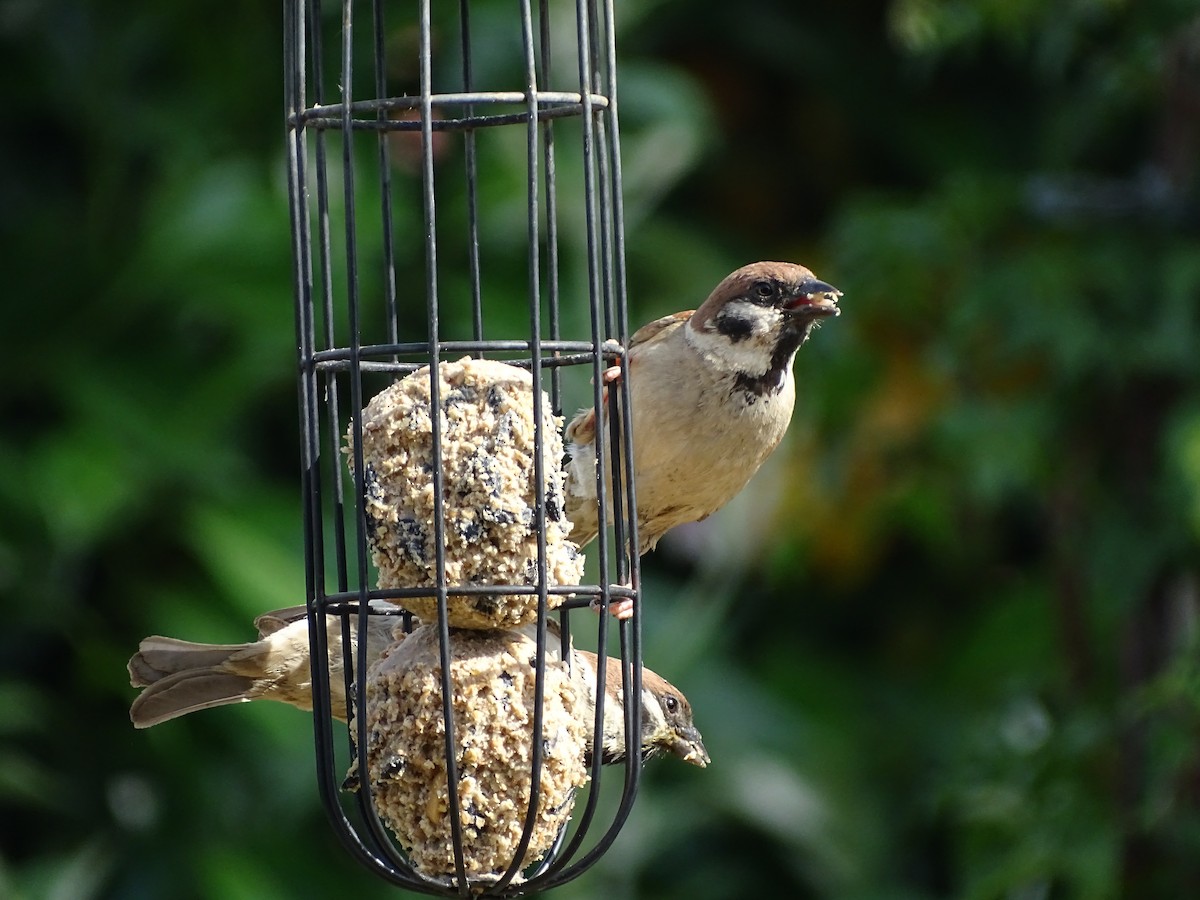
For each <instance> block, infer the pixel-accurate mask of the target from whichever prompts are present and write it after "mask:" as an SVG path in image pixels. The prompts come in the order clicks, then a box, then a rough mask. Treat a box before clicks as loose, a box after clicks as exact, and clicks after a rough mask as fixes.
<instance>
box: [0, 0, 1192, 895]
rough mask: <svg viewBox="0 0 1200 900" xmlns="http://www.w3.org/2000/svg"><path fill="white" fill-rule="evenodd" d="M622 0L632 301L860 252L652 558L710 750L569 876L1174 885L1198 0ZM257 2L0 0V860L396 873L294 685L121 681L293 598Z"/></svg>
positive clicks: (309, 891)
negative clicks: (139, 718) (753, 456)
mask: <svg viewBox="0 0 1200 900" xmlns="http://www.w3.org/2000/svg"><path fill="white" fill-rule="evenodd" d="M475 6H477V7H479V8H481V9H484V10H490V12H489V13H487V14H490V15H493V16H504V15H509V14H511V13H510V12H509V7H508V5H506V4H503V3H501V2H499V0H495V2H492V0H477V2H476V4H475ZM409 10H410V4H403V5H397V7H396V8H395V9H394V10H392V11H390V12H389V15H390V17H391V21H393V22H395V24H396V27H397V29H398V32H397V33H398V38H397V39H398V40H399V39H401V37H402V35H400V31H402V30H403V29H404V28H405V27H406V23H405V22H404V20H405V19H406V17H408V16H409ZM618 19H619V47H620V51H621V70H620V85H621V87H620V91H621V106H622V125H623V126H624V128H623V132H622V138H623V142H624V151H625V152H624V157H625V170H626V179H627V180H626V183H627V187H629V189H630V190H629V194H630V199H629V209H628V221H627V226H628V239H629V246H628V262H629V288H630V296H631V303H632V313H631V315H632V319H633V320H634V321H635V322H639V323H640V322H643V321H646V320H648V319H650V318H652V317H654V316H658V315H661V314H664V313H666V312H671V311H674V310H677V309H681V308H686V307H690V306H693V305H695V304H696V303H697V302H699V300H701V299H703V297H704V296H705V294H706V293H707V291H708V290H709V289H710V288H711V287H712V286H713V285H714V284H715V283H716V282H717V281H718V280H719V279H720V278H721V277H722V276H723V275H724V274H726V273H727V272H729V271H730V270H732V269H733V268H735V267H737V266H738V265H741V264H742V263H745V262H748V261H751V260H754V259H762V258H782V259H793V260H796V261H801V262H804V263H806V264H807V265H809V266H810V267H811V268H813V269H814V270H815V271H816V272H817V273H818V274H819V275H820V276H821V277H823V278H825V279H827V280H828V281H830V282H832V283H833V284H836V285H837V286H838V287H839V288H841V289H842V290H843V291H844V292H845V299H844V301H843V310H844V311H843V315H842V316H841V318H840V319H838V320H836V321H834V322H831V323H829V324H828V326H827V327H825V328H823V329H822V330H821V331H820V333H818V334H817V335H816V336H815V338H814V339H813V340H812V341H811V342H810V343H809V344H808V345H807V346H806V347H805V348H804V349H803V350H802V351H801V353H800V356H799V357H798V361H797V368H796V374H797V379H798V382H799V384H800V386H801V391H802V397H803V399H802V402H801V404H800V406H799V408H798V410H797V414H796V417H795V419H794V420H793V423H792V427H791V431H790V433H789V436H788V438H787V441H786V443H785V445H784V446H783V447H782V448H781V450H780V451H779V452H778V453H777V454H776V455H775V457H774V458H773V459H772V461H771V462H770V464H769V465H768V466H767V467H765V468H764V470H763V471H762V472H761V473H760V474H759V476H758V477H757V478H756V480H755V482H754V483H753V484H752V486H751V488H750V490H749V491H748V492H747V493H746V494H745V495H744V496H743V497H742V498H740V499H739V500H738V501H737V502H736V503H734V504H733V505H731V506H730V507H729V508H727V509H726V510H724V511H723V512H721V513H720V514H718V515H716V516H714V517H713V518H712V519H710V520H708V521H706V522H704V523H702V524H700V525H697V526H694V527H691V528H687V529H681V530H680V531H679V532H677V533H675V534H673V535H672V536H671V537H670V538H669V539H667V540H664V541H663V542H662V544H661V545H660V547H659V549H658V551H657V552H655V553H654V554H652V555H651V556H649V557H647V559H646V560H645V561H644V572H645V577H646V583H647V598H648V599H647V603H646V612H645V626H644V627H645V632H646V642H647V643H646V659H647V661H648V663H649V664H651V665H652V666H653V667H654V668H656V669H657V670H659V671H660V672H662V673H663V674H665V675H667V676H668V677H669V678H670V679H671V680H672V681H674V682H676V683H677V684H678V685H680V686H681V687H682V688H683V689H684V690H685V691H686V692H687V694H688V695H689V697H690V698H691V699H692V701H693V704H694V706H695V709H696V720H697V723H698V724H699V726H700V728H701V729H702V731H703V732H704V735H705V738H706V740H707V743H708V748H709V750H710V752H711V754H712V757H713V765H712V766H711V767H710V768H709V769H707V770H705V771H701V770H699V769H694V768H692V767H688V766H681V765H678V764H677V763H674V762H671V761H660V762H658V763H656V764H652V765H650V766H648V767H647V770H646V780H645V786H644V788H643V792H642V795H641V797H640V799H639V802H638V805H637V807H636V808H635V810H634V814H633V816H632V818H631V820H630V822H629V824H628V826H627V828H626V831H625V832H624V833H623V835H622V837H621V838H620V839H619V840H618V841H617V843H616V845H615V846H614V847H613V849H612V850H611V852H609V853H608V855H607V856H606V857H605V858H604V859H603V860H602V861H601V863H600V864H599V865H597V866H596V867H595V868H594V869H593V870H591V871H590V872H589V873H587V874H586V875H585V876H584V877H582V878H581V879H579V880H578V881H576V882H574V883H572V884H571V885H568V886H566V887H564V888H562V889H561V890H559V891H558V892H557V893H556V894H555V896H558V897H562V898H564V900H567V898H577V900H586V898H662V900H675V898H680V900H682V898H689V900H699V898H726V897H753V896H767V895H770V896H787V897H809V898H863V900H867V898H871V900H885V898H887V900H892V898H896V900H899V898H905V900H909V898H911V900H924V898H976V900H991V898H1019V900H1038V898H1118V897H1131V898H1181V897H1188V896H1200V630H1198V624H1197V623H1198V621H1200V553H1198V550H1200V182H1198V178H1197V174H1198V171H1197V169H1198V163H1200V15H1198V13H1197V7H1196V5H1195V3H1194V2H1190V0H1139V2H1137V3H1133V2H1130V0H1052V2H1045V0H1039V2H1032V0H888V2H885V0H874V2H869V0H862V2H852V3H848V2H836V0H813V2H806V3H799V2H795V0H740V2H738V3H728V2H718V0H688V2H683V0H620V2H619V3H618ZM281 20H282V15H281V9H280V8H279V5H278V4H275V5H272V4H267V5H263V4H225V5H222V6H220V7H219V8H214V7H209V6H206V5H197V4H162V3H154V2H149V0H134V2H132V3H128V2H127V3H121V4H117V3H113V2H106V0H92V2H82V0H74V2H72V0H58V2H40V3H39V2H37V0H8V2H3V3H0V42H2V49H3V52H2V53H0V72H2V73H3V84H4V85H5V87H6V90H5V101H4V105H5V109H6V115H5V120H6V124H5V127H4V132H5V137H4V138H3V140H0V229H2V233H0V254H3V257H2V258H3V279H2V284H3V290H2V292H0V296H2V297H3V300H2V301H0V302H2V303H3V312H4V315H3V319H2V322H3V325H2V326H0V330H2V333H3V335H4V341H3V348H4V349H3V357H4V364H3V372H4V379H3V383H2V385H0V416H2V423H3V424H2V427H0V594H2V596H3V608H4V609H5V610H6V616H7V619H6V623H5V627H4V628H3V629H0V813H2V816H3V820H4V822H5V823H6V825H5V829H4V831H5V836H4V838H3V844H2V848H0V896H2V897H6V898H10V897H11V898H14V900H41V898H52V900H89V898H121V900H124V898H163V897H171V898H183V900H187V898H204V900H209V898H213V900H216V898H220V900H242V898H245V900H274V898H310V897H311V898H316V897H329V896H353V897H361V898H384V897H389V896H396V895H397V894H398V893H400V892H398V891H396V890H393V889H392V888H390V887H389V886H387V885H386V884H385V883H383V882H381V881H378V880H376V879H375V878H374V877H373V876H371V875H369V874H368V873H366V872H365V871H362V870H359V869H358V868H356V866H355V864H354V863H353V862H352V861H351V859H350V857H349V856H348V855H347V854H346V853H345V852H344V851H343V850H342V849H341V847H340V845H338V844H337V842H336V840H335V838H334V836H333V833H332V831H331V830H330V828H329V826H328V825H327V824H326V821H325V819H324V815H323V813H322V812H321V810H320V808H319V806H318V801H317V792H316V787H315V784H314V782H313V775H312V773H313V761H312V752H311V723H310V720H309V718H308V717H307V716H306V715H305V714H303V713H299V712H297V711H296V710H293V709H290V708H287V707H274V706H271V705H269V704H251V705H246V706H238V707H234V708H227V709H223V710H213V711H208V712H205V713H201V714H198V715H195V716H190V717H187V718H184V719H181V720H178V721H176V722H172V723H169V724H166V725H163V726H160V727H157V728H154V729H151V730H149V731H146V732H135V731H134V730H133V729H132V727H131V726H130V725H129V722H128V718H127V708H128V705H129V702H130V700H131V699H132V697H133V693H134V692H133V691H132V689H131V688H130V687H129V685H128V680H127V676H126V672H125V662H126V659H127V658H128V657H129V655H130V654H131V653H132V652H133V650H134V649H135V648H136V646H137V642H138V640H139V639H140V638H141V637H143V636H144V635H147V634H150V633H158V634H169V635H175V636H181V637H187V638H191V639H194V640H205V641H214V642H236V641H241V640H245V639H248V638H249V637H250V636H251V626H250V622H251V620H252V618H253V617H254V615H256V614H257V613H260V612H263V611H265V610H268V609H272V608H276V607H282V606H288V605H291V604H294V603H298V602H302V599H303V590H304V587H303V552H302V551H303V547H302V533H301V526H300V502H299V479H298V461H299V451H298V441H297V436H296V433H297V427H296V424H295V423H296V390H295V382H294V377H293V369H294V365H295V347H294V344H295V340H294V334H293V319H292V297H291V259H290V252H291V251H290V247H291V245H290V238H289V231H288V228H289V225H288V212H287V202H286V190H285V167H284V156H283V151H284V127H283V99H282V75H281V73H282V37H281V35H282V31H281ZM456 153H457V151H456V150H454V148H450V149H449V150H447V163H446V164H447V165H452V166H455V167H459V168H461V159H459V158H457V157H456V156H455V154H456ZM513 160H514V163H513V164H514V166H516V167H517V168H514V169H513V172H512V173H511V177H512V178H514V179H518V180H517V181H516V182H515V183H516V184H517V185H518V188H519V178H520V177H523V169H521V168H520V166H521V165H522V164H523V159H522V156H521V154H520V153H519V152H518V153H517V154H515V155H514V156H513ZM396 177H397V178H398V179H404V178H412V177H413V176H412V174H411V173H410V172H406V171H405V169H404V167H403V166H402V165H398V166H397V175H396ZM484 199H485V202H491V201H489V200H488V198H487V197H485V198H484ZM496 202H497V203H499V202H501V201H500V200H499V199H498V200H496ZM488 212H489V211H488V210H486V209H485V211H484V215H487V214H488ZM521 214H522V211H521V210H520V209H519V208H518V209H517V211H516V213H515V215H516V216H517V218H516V219H514V221H516V222H520V221H522V219H521V218H520V216H521ZM521 227H523V226H521ZM519 252H520V254H521V255H520V256H518V257H516V258H515V259H514V260H512V261H510V263H509V265H511V266H512V271H513V272H514V275H515V277H516V278H518V279H520V278H523V276H524V257H523V253H524V251H523V250H520V251H519ZM416 258H417V259H419V256H417V257H416ZM520 291H521V287H520V282H514V284H513V286H512V291H511V295H512V297H514V298H518V299H517V300H516V301H515V302H518V303H519V302H520V301H519V298H520V296H521V294H520ZM512 314H513V315H514V316H519V315H521V312H520V309H519V308H517V309H515V310H514V311H513V312H512ZM568 412H569V410H568Z"/></svg>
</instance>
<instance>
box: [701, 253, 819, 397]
mask: <svg viewBox="0 0 1200 900" xmlns="http://www.w3.org/2000/svg"><path fill="white" fill-rule="evenodd" d="M841 296H842V292H841V291H839V290H838V289H837V288H835V287H833V286H832V285H830V284H826V283H825V282H824V281H820V280H818V279H817V277H816V276H815V275H813V273H812V272H810V271H809V270H808V269H806V268H805V267H804V266H798V265H796V264H795V263H787V262H756V263H751V264H750V265H748V266H742V268H740V269H738V270H737V271H736V272H733V273H731V274H730V275H728V276H727V277H726V278H725V280H724V281H722V282H721V283H720V284H718V285H717V286H716V288H715V289H714V290H713V292H712V293H711V294H710V295H709V297H708V299H707V300H705V301H704V303H703V304H702V305H701V306H700V308H699V309H697V310H696V312H695V313H694V314H693V315H692V317H691V319H690V321H689V323H688V324H689V326H690V334H689V338H690V340H691V342H692V344H693V346H696V347H697V348H698V349H700V350H701V351H702V352H706V353H707V355H708V356H710V358H713V357H715V360H714V361H716V362H718V363H721V362H724V363H725V364H726V366H727V367H732V368H736V369H737V370H738V372H739V373H741V374H744V375H746V376H760V375H764V374H766V373H768V372H772V373H776V374H778V373H781V372H783V371H785V370H786V369H787V367H788V365H789V364H790V363H791V359H792V356H794V355H795V353H796V350H798V349H799V347H800V345H801V344H803V343H804V341H805V340H807V339H808V336H809V334H810V333H811V332H812V330H813V328H815V327H816V326H817V325H818V324H819V322H820V321H821V320H822V319H825V318H829V317H832V316H836V315H838V314H839V313H840V310H839V309H838V305H837V301H838V298H839V297H841Z"/></svg>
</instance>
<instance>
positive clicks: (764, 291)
mask: <svg viewBox="0 0 1200 900" xmlns="http://www.w3.org/2000/svg"><path fill="white" fill-rule="evenodd" d="M754 293H755V294H757V295H758V296H759V297H761V298H763V299H764V300H765V299H767V298H768V297H771V296H773V295H774V293H775V289H774V288H773V287H771V282H769V281H760V282H759V283H758V284H756V285H755V286H754Z"/></svg>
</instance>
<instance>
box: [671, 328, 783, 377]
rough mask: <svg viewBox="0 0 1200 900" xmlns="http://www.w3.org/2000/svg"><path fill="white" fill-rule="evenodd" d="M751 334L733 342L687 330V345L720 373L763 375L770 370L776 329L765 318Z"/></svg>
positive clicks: (721, 336) (717, 335)
mask: <svg viewBox="0 0 1200 900" xmlns="http://www.w3.org/2000/svg"><path fill="white" fill-rule="evenodd" d="M752 321H753V322H754V326H753V329H752V331H751V333H750V334H748V335H746V336H745V337H743V338H742V339H741V340H738V341H734V340H731V339H730V338H729V337H728V336H727V335H724V334H721V333H720V332H718V331H699V330H697V329H695V328H688V329H687V331H686V336H687V341H688V343H689V344H691V345H692V347H694V348H695V349H696V350H697V351H699V352H700V353H701V355H703V356H704V357H705V358H706V359H707V360H708V361H709V363H710V364H711V365H712V366H714V367H715V368H717V369H721V370H725V371H729V372H745V373H746V374H747V375H761V374H763V373H764V372H766V371H767V370H768V369H769V368H771V354H772V352H773V351H774V349H775V333H776V331H777V328H776V327H775V326H774V325H773V323H771V322H770V321H769V320H768V317H767V316H765V315H761V316H757V317H755V318H754V319H752Z"/></svg>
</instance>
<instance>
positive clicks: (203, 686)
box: [129, 653, 254, 728]
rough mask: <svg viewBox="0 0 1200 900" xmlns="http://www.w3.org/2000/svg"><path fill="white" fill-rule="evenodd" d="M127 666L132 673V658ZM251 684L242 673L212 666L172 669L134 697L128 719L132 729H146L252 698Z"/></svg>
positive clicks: (252, 682)
mask: <svg viewBox="0 0 1200 900" xmlns="http://www.w3.org/2000/svg"><path fill="white" fill-rule="evenodd" d="M226 656H228V653H226ZM134 659H137V657H134ZM130 666H131V667H130V671H131V672H132V671H133V668H132V660H131V661H130ZM253 686H254V680H253V679H251V678H248V677H246V676H245V675H233V674H230V673H228V672H222V671H220V670H218V669H215V668H212V667H207V668H191V669H188V670H185V671H181V672H174V673H173V674H170V675H165V676H160V678H159V679H158V680H156V681H154V682H151V683H150V684H149V687H147V688H146V689H145V690H144V691H142V692H141V693H140V694H139V695H138V696H137V698H136V699H135V700H134V701H133V705H132V706H131V707H130V708H129V718H130V720H131V721H132V722H133V727H134V728H149V727H150V726H151V725H158V724H159V723H161V722H167V721H170V720H171V719H174V718H176V717H178V716H182V715H185V714H187V713H190V712H195V711H196V710H198V709H210V708H212V707H214V706H225V705H226V704H229V703H240V702H242V701H246V700H250V699H253V698H252V697H251V696H250V691H251V689H252V688H253Z"/></svg>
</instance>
